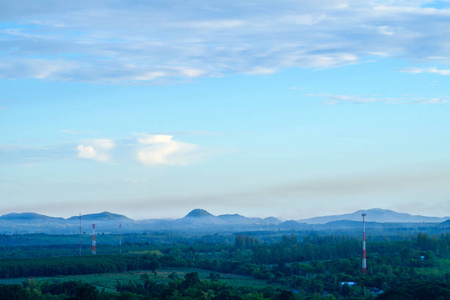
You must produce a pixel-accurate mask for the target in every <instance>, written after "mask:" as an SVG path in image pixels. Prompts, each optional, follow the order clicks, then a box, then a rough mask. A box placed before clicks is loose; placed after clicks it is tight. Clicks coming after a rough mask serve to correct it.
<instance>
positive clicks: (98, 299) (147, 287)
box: [0, 272, 450, 300]
mask: <svg viewBox="0 0 450 300" xmlns="http://www.w3.org/2000/svg"><path fill="white" fill-rule="evenodd" d="M173 274H174V273H173ZM216 276H217V274H214V273H211V274H210V280H200V279H199V276H198V274H197V273H196V272H191V273H187V274H186V275H185V276H184V278H178V276H176V275H175V276H169V278H170V281H169V282H168V283H157V282H155V281H154V280H152V279H151V278H150V276H148V274H143V275H141V278H140V280H134V281H131V280H130V281H129V282H128V283H126V284H121V283H117V284H116V286H115V291H113V292H111V291H105V289H103V290H102V291H99V290H98V289H97V288H96V287H95V286H93V285H91V284H88V283H84V282H81V281H64V282H55V281H51V280H46V281H40V282H38V283H36V282H35V281H34V280H33V279H31V280H29V281H28V282H24V283H23V284H22V285H18V284H13V285H4V284H0V295H1V299H3V300H17V299H21V300H50V299H51V300H66V299H83V300H144V299H145V300H153V299H155V300H156V299H158V300H175V299H178V300H189V299H202V300H268V299H273V300H313V299H314V300H336V299H375V297H374V296H373V295H371V294H369V295H366V296H358V295H356V294H355V293H354V292H352V291H351V290H350V289H349V287H348V286H344V287H343V288H342V293H341V295H340V296H338V297H336V296H335V295H333V294H327V295H324V294H321V293H316V292H314V291H313V292H314V293H310V295H306V296H305V295H302V294H301V293H299V292H298V291H292V290H287V289H279V288H277V289H274V288H272V287H266V288H254V287H233V286H230V285H227V284H223V283H220V282H218V280H217V279H216ZM376 299H379V300H409V299H415V300H429V299H436V300H441V299H442V300H445V299H450V284H449V283H440V282H432V281H424V280H409V281H405V282H402V283H400V284H398V285H396V286H394V287H391V288H389V289H388V290H387V291H386V292H384V293H383V294H381V295H379V296H378V297H377V298H376Z"/></svg>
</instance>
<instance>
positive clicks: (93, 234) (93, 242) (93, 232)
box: [92, 224, 97, 255]
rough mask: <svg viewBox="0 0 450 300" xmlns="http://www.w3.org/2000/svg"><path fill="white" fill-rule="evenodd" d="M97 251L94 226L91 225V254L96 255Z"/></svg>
mask: <svg viewBox="0 0 450 300" xmlns="http://www.w3.org/2000/svg"><path fill="white" fill-rule="evenodd" d="M96 253H97V251H96V249H95V224H92V254H94V255H95V254H96Z"/></svg>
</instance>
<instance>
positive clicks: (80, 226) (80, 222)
mask: <svg viewBox="0 0 450 300" xmlns="http://www.w3.org/2000/svg"><path fill="white" fill-rule="evenodd" d="M80 256H81V213H80Z"/></svg>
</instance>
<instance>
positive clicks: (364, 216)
mask: <svg viewBox="0 0 450 300" xmlns="http://www.w3.org/2000/svg"><path fill="white" fill-rule="evenodd" d="M361 216H362V217H363V244H362V250H363V253H362V255H363V257H362V272H363V274H366V273H367V261H366V219H365V218H366V216H367V214H365V213H363V214H361Z"/></svg>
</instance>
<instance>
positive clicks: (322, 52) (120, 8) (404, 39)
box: [0, 0, 450, 82]
mask: <svg viewBox="0 0 450 300" xmlns="http://www.w3.org/2000/svg"><path fill="white" fill-rule="evenodd" d="M433 3H434V1H401V0H397V1H369V2H361V1H352V0H349V1H337V0H331V1H309V0H308V1H301V2H294V1H288V0H285V1H276V2H274V1H239V2H229V1H214V2H211V3H205V2H204V1H185V2H183V3H179V2H174V1H164V2H156V1H147V2H138V3H135V4H134V5H129V2H126V1H114V2H110V1H103V0H94V1H90V2H89V4H85V3H76V2H73V1H51V0H42V1H36V2H34V1H25V2H23V1H0V18H1V20H2V21H1V23H0V40H1V45H2V49H4V51H3V54H2V56H1V58H0V77H1V78H36V79H45V80H56V81H87V82H105V81H108V82H127V81H131V82H136V81H137V82H164V81H167V80H169V81H170V80H180V79H181V80H185V79H189V78H196V77H200V76H222V75H226V74H233V73H244V74H270V73H273V72H276V71H277V70H280V69H283V68H292V67H302V68H330V67H336V66H342V65H347V64H355V63H361V62H364V61H367V60H372V59H385V58H392V57H395V58H401V59H406V60H408V59H411V60H414V61H415V62H425V63H426V62H428V63H438V64H447V63H448V62H449V61H450V58H449V57H448V56H447V55H448V53H449V50H450V45H449V44H448V43H447V39H448V32H447V31H448V30H447V28H449V27H450V26H449V25H450V18H449V16H450V9H446V8H441V9H437V8H433V7H431V5H432V4H433ZM443 3H445V2H443ZM431 32H432V33H433V34H430V33H431ZM443 70H444V71H445V72H443V71H442V70H441V71H440V69H438V68H436V67H435V66H426V67H417V68H411V69H408V70H406V71H409V72H413V73H422V72H430V73H434V74H439V75H448V74H447V70H446V69H443Z"/></svg>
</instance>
